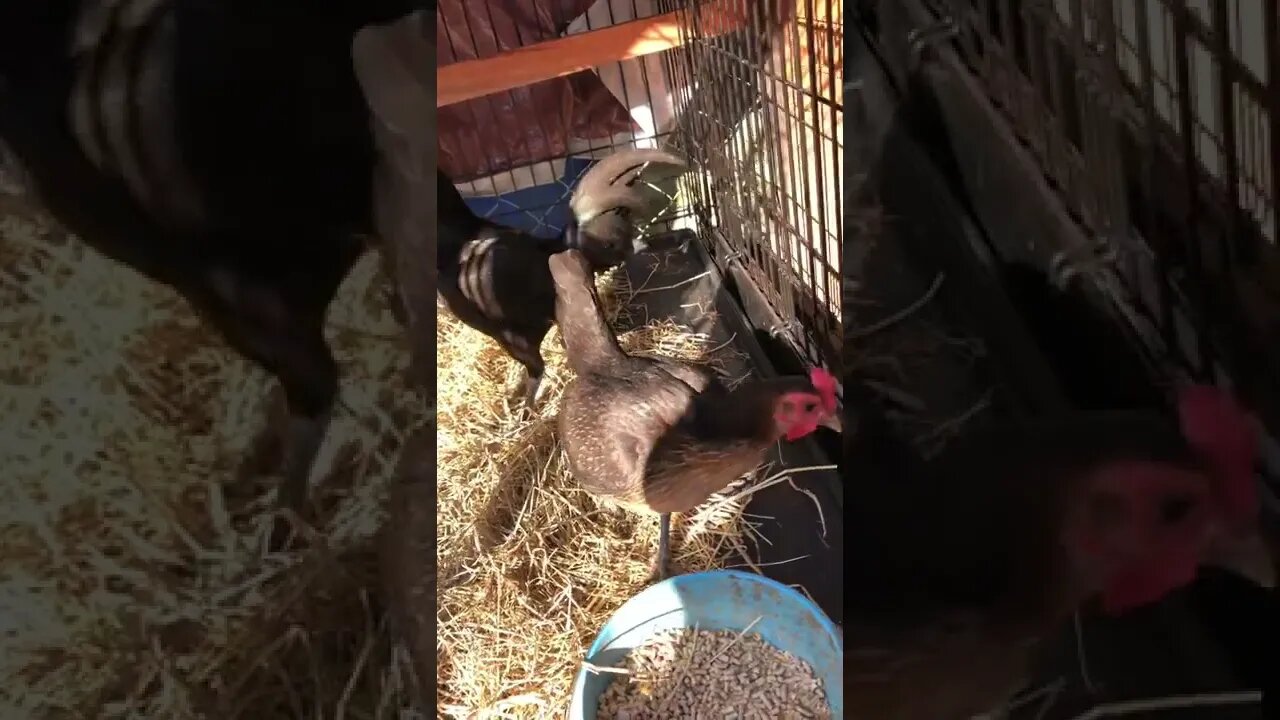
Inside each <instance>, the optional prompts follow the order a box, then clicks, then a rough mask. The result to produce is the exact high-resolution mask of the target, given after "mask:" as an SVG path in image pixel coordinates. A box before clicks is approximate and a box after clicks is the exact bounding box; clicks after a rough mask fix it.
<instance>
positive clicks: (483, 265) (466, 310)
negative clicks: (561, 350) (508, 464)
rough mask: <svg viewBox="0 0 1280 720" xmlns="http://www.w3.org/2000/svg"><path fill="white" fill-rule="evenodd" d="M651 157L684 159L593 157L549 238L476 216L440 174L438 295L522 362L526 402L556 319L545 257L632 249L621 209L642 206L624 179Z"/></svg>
mask: <svg viewBox="0 0 1280 720" xmlns="http://www.w3.org/2000/svg"><path fill="white" fill-rule="evenodd" d="M650 163H659V164H664V165H674V166H677V167H684V165H685V163H684V161H683V160H682V159H680V158H679V157H677V156H675V155H672V154H670V153H667V152H663V151H661V150H627V151H623V152H619V153H615V154H613V155H610V156H609V157H607V158H604V159H603V160H600V161H599V162H597V163H596V164H595V165H593V166H591V168H590V169H589V170H587V172H586V173H584V174H583V176H582V178H581V179H580V180H579V181H578V184H577V187H575V189H574V192H573V196H572V197H571V199H570V209H571V210H572V212H573V216H574V219H573V221H571V222H570V224H569V227H567V228H566V229H565V231H564V232H562V233H561V234H560V235H558V236H556V237H554V238H549V239H548V238H539V237H535V236H533V235H529V234H528V233H524V232H521V231H519V230H514V229H512V228H508V227H504V226H502V225H498V224H496V223H492V222H489V221H487V220H484V219H482V218H479V217H477V216H476V215H475V213H473V212H472V211H471V209H470V208H468V207H467V204H466V202H465V201H464V200H463V199H462V195H461V193H459V192H458V189H457V188H456V187H455V186H454V185H453V183H452V182H450V181H449V178H448V177H446V176H445V175H444V173H439V177H438V182H439V191H438V192H439V205H440V210H439V218H440V221H439V230H440V238H439V249H438V251H437V252H438V254H437V258H438V260H437V264H438V269H439V273H440V286H439V292H440V301H441V303H442V304H443V305H444V306H445V307H446V308H448V309H449V311H450V312H452V313H453V315H454V316H455V317H457V318H458V319H459V320H461V321H462V322H464V323H466V324H467V325H469V326H471V327H472V328H475V329H476V330H479V331H480V332H482V333H484V334H485V335H488V336H489V337H491V338H493V339H494V340H496V341H497V342H498V344H499V345H501V346H502V349H503V350H505V351H506V352H507V353H508V354H509V355H511V357H513V358H515V359H516V361H518V362H519V363H520V364H521V365H523V366H524V367H525V370H526V372H527V375H526V380H525V382H524V384H523V389H522V390H521V391H520V393H519V395H520V397H521V398H522V399H523V401H524V403H525V406H526V407H531V406H532V404H533V401H534V398H535V396H536V395H537V392H538V387H539V385H540V384H541V382H542V373H543V371H544V370H545V369H546V364H545V363H544V362H543V360H542V352H541V349H540V348H541V345H542V340H543V338H545V337H546V335H547V331H548V330H550V329H551V324H552V322H553V321H554V319H555V288H554V287H553V284H552V281H551V273H550V271H549V270H548V269H547V258H548V257H550V256H551V255H552V254H554V253H557V252H560V251H561V250H564V249H565V248H576V249H578V250H580V251H582V253H583V254H584V255H585V256H586V257H587V258H589V260H590V263H591V266H592V268H593V270H595V271H597V272H598V271H600V270H604V269H607V268H609V267H611V266H614V265H617V264H618V263H621V262H622V261H624V260H626V259H627V257H628V256H630V255H631V253H632V252H633V251H634V249H635V246H634V245H633V237H632V235H633V232H632V227H631V223H630V222H629V221H628V213H630V212H632V211H634V210H637V209H639V208H641V207H643V197H642V195H641V194H640V193H639V192H638V189H637V188H634V187H630V186H629V185H630V184H631V183H634V181H635V180H636V179H637V178H638V176H639V174H640V172H641V171H642V170H643V169H644V167H646V166H647V165H648V164H650ZM613 211H619V212H613Z"/></svg>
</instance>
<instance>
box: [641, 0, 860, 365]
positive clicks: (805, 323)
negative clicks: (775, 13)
mask: <svg viewBox="0 0 1280 720" xmlns="http://www.w3.org/2000/svg"><path fill="white" fill-rule="evenodd" d="M690 5H692V3H687V2H676V1H673V0H668V1H667V2H664V3H662V6H663V8H664V9H668V10H679V11H682V12H681V18H682V20H681V30H682V34H683V35H684V47H683V48H682V49H681V51H680V52H673V53H670V54H668V56H667V58H666V59H667V62H668V67H669V73H670V75H671V76H672V77H673V78H675V83H674V84H675V86H676V88H677V106H678V107H679V108H680V117H681V121H680V127H679V130H680V134H679V142H680V143H681V145H682V146H683V148H684V150H685V152H687V153H688V154H689V155H690V156H691V157H692V158H693V159H694V160H695V161H696V162H697V164H698V165H699V167H701V168H702V169H703V170H704V171H705V173H704V174H703V175H702V176H701V177H700V178H699V179H698V180H697V181H695V182H693V183H691V187H689V190H690V195H691V201H692V205H693V209H694V213H695V215H696V216H697V217H698V219H699V221H700V226H701V227H704V228H713V230H712V231H711V233H710V236H709V237H706V238H705V239H706V240H707V244H708V248H709V250H710V251H711V253H712V255H713V257H715V258H716V259H717V262H719V263H721V264H723V265H728V264H730V263H735V262H737V263H741V266H742V267H743V268H745V270H746V271H747V273H748V274H749V276H750V277H751V278H752V279H753V280H754V282H755V284H756V285H757V286H758V287H759V288H760V290H761V291H762V292H763V293H764V295H765V297H766V298H767V300H768V301H769V303H770V305H771V306H772V308H773V310H774V312H775V313H776V314H777V316H778V317H779V318H781V320H782V327H778V328H771V330H773V331H774V334H775V335H776V336H780V337H784V338H786V339H787V340H789V341H790V342H791V344H792V345H793V346H794V349H795V350H796V351H797V352H798V353H799V354H800V355H801V356H802V357H806V358H807V359H808V360H809V361H810V362H813V363H823V364H826V365H828V366H831V367H834V366H836V365H837V364H838V358H839V354H838V352H839V342H838V338H839V332H840V330H839V328H840V296H841V293H840V287H841V266H840V257H841V252H840V249H841V245H842V241H843V230H842V223H841V219H842V217H843V210H842V202H843V194H842V192H841V181H842V178H843V165H844V143H843V137H842V128H843V125H844V100H843V86H842V81H841V77H842V69H843V53H844V25H843V10H842V5H841V4H840V3H837V2H828V1H825V0H804V1H802V2H800V3H799V4H798V5H797V6H796V7H795V17H796V21H795V22H788V23H786V24H784V26H783V27H782V28H781V30H780V31H775V30H774V29H772V28H771V27H770V23H769V21H768V20H767V19H766V17H765V16H766V15H767V13H762V12H760V11H761V9H762V7H763V6H767V5H769V4H768V3H760V2H750V1H747V0H736V1H735V2H724V3H719V4H718V5H719V6H720V7H722V8H724V9H725V10H726V11H727V12H730V13H733V14H735V15H737V16H740V17H745V18H749V20H748V21H747V23H746V25H747V27H746V29H745V30H743V31H741V32H738V33H731V34H727V35H719V36H713V35H712V34H711V33H710V32H708V28H707V27H705V25H704V21H703V19H702V16H701V15H700V14H698V13H693V12H688V7H689V6H690ZM777 8H778V6H776V5H775V6H772V8H771V9H773V10H776V9H777Z"/></svg>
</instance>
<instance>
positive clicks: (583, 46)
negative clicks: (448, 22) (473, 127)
mask: <svg viewBox="0 0 1280 720" xmlns="http://www.w3.org/2000/svg"><path fill="white" fill-rule="evenodd" d="M740 4H741V3H740V2H737V3H735V2H733V1H732V0H717V2H713V3H708V4H706V5H702V6H700V7H698V8H697V9H696V10H694V12H696V13H698V17H697V18H696V19H695V22H696V23H697V25H696V27H697V28H698V29H699V31H700V34H702V35H704V36H714V35H723V34H725V33H729V32H732V31H734V30H738V29H740V28H742V27H745V26H746V24H747V18H746V14H745V7H735V5H740ZM680 25H681V23H680V22H679V18H678V16H677V12H669V13H663V14H662V15H654V16H652V17H647V18H642V19H640V20H632V21H630V22H626V23H622V24H620V25H613V26H610V27H607V28H602V29H600V30H589V31H587V32H584V33H578V34H576V35H570V36H568V37H563V38H556V39H555V40H546V41H543V42H540V43H535V44H533V45H526V46H524V47H519V48H515V49H514V50H507V51H505V52H501V53H498V54H497V55H493V56H491V57H487V58H481V59H479V60H463V61H461V62H456V63H452V64H450V65H445V66H444V67H441V68H438V69H437V70H436V80H437V89H436V107H444V106H446V105H453V104H456V103H460V102H464V101H467V100H473V99H475V98H478V97H484V96H485V95H492V94H493V93H497V92H502V91H504V90H511V89H513V88H518V87H523V86H525V85H532V84H533V83H536V82H541V81H543V80H551V79H552V78H558V77H564V76H566V75H572V74H573V73H576V72H580V71H582V70H589V69H591V68H594V67H599V66H601V65H605V64H608V63H611V62H617V61H619V60H627V59H630V58H636V57H641V56H644V55H651V54H653V53H657V52H662V51H663V50H670V49H671V48H675V47H680V46H681V45H682V44H683V43H684V39H683V38H682V37H681V33H680Z"/></svg>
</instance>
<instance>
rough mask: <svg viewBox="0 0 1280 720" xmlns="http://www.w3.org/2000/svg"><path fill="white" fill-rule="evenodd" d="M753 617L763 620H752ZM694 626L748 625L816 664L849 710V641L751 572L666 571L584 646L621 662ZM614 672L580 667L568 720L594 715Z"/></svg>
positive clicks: (605, 661) (797, 597)
mask: <svg viewBox="0 0 1280 720" xmlns="http://www.w3.org/2000/svg"><path fill="white" fill-rule="evenodd" d="M756 618H760V620H759V621H758V622H756V624H755V625H751V621H753V620H755V619H756ZM695 625H696V626H697V627H698V628H699V629H700V630H742V629H744V628H746V627H747V626H748V625H751V632H753V633H758V634H759V635H760V636H761V637H763V638H764V639H765V640H767V641H769V643H770V644H772V645H773V646H774V647H776V648H778V649H779V650H783V651H786V652H789V653H791V654H792V655H795V656H796V657H798V658H800V659H802V660H804V661H806V662H808V663H809V664H810V665H811V666H813V671H814V673H815V674H816V675H817V676H818V678H819V679H820V680H822V684H823V688H824V690H825V691H826V694H827V701H828V702H829V703H830V705H831V716H832V717H833V718H840V717H843V716H844V672H843V671H844V647H843V644H842V642H841V639H840V635H839V633H838V632H837V630H836V627H835V625H834V624H832V622H831V620H830V619H829V618H828V617H827V616H826V614H824V613H823V612H822V610H821V609H820V608H818V606H817V605H815V604H813V602H811V601H810V600H809V599H808V598H806V597H805V596H803V595H801V594H800V593H798V592H796V591H795V590H792V589H791V588H789V587H787V586H786V585H783V584H782V583H779V582H776V581H774V580H770V579H769V578H766V577H764V576H762V575H756V574H754V573H746V572H741V571H738V570H712V571H710V572H700V573H694V574H691V575H678V576H676V577H671V578H667V579H666V580H663V581H662V582H660V583H658V584H656V585H653V586H651V587H649V588H647V589H645V590H644V591H643V592H641V593H640V594H639V595H636V596H635V597H633V598H631V599H630V600H628V601H627V602H626V603H625V604H623V606H622V607H620V608H618V611H617V612H615V613H614V614H613V617H611V618H609V622H607V623H605V625H604V629H602V630H601V631H600V634H599V635H597V636H596V639H595V641H594V642H592V643H591V648H590V649H589V650H587V661H588V662H590V663H592V664H594V665H599V666H605V667H620V666H621V665H622V663H623V659H624V658H625V657H626V656H627V653H629V652H631V649H632V648H634V647H636V646H637V645H640V644H642V643H643V642H644V641H645V640H646V639H648V638H649V637H650V636H652V635H654V634H656V633H658V632H661V631H663V630H671V629H676V628H686V627H693V626H695ZM616 677H617V676H616V675H614V674H612V673H598V674H597V673H593V672H590V671H588V670H586V669H585V668H584V669H583V670H580V671H578V678H577V679H576V680H575V681H574V683H573V699H572V701H571V703H570V705H569V720H595V717H596V710H597V708H598V704H599V702H600V696H601V695H602V694H603V693H604V691H605V688H607V687H608V686H609V683H611V682H613V681H614V680H615V679H616Z"/></svg>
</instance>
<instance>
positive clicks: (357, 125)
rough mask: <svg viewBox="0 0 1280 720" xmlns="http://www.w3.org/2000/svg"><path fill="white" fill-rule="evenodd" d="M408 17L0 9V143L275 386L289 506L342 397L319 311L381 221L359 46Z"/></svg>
mask: <svg viewBox="0 0 1280 720" xmlns="http://www.w3.org/2000/svg"><path fill="white" fill-rule="evenodd" d="M413 9H414V5H413V3H412V2H411V1H410V0H385V1H384V0H375V1H374V2H371V3H367V4H364V5H360V4H356V3H337V4H325V5H323V6H322V7H319V8H318V7H317V6H313V5H311V4H307V3H300V2H293V1H292V0H282V1H281V2H275V3H255V2H247V1H235V0H230V1H228V2H212V1H211V0H145V1H144V0H83V1H77V0H41V1H40V2H18V1H13V0H5V2H3V3H0V140H3V142H4V143H5V144H7V145H8V146H9V148H10V150H11V151H12V154H13V155H14V157H15V158H16V160H17V161H18V163H20V165H21V166H22V170H23V171H24V175H25V177H26V178H27V179H28V181H29V183H30V185H31V186H32V187H31V188H30V189H31V190H33V191H34V194H35V195H37V196H38V198H39V200H40V201H41V202H42V203H43V205H44V206H45V207H46V208H47V210H48V211H49V212H50V214H52V215H53V216H54V217H55V218H56V219H57V220H58V221H59V222H60V223H61V224H62V225H64V226H65V227H66V228H67V229H68V230H70V231H71V232H74V233H75V234H76V235H78V236H79V237H80V238H81V239H82V240H84V242H86V243H87V244H89V245H90V246H92V247H93V248H94V249H95V250H97V251H99V252H101V253H103V254H104V255H107V256H109V257H111V258H112V259H114V260H116V261H118V262H121V263H125V264H127V265H129V266H130V267H132V268H134V269H135V270H137V271H139V272H141V273H143V274H145V275H146V276H147V277H149V278H151V279H153V280H155V281H158V282H162V283H165V284H167V285H170V286H172V287H173V288H174V289H176V290H177V291H178V292H179V293H181V294H182V295H183V296H184V297H185V298H186V300H187V301H189V302H190V304H191V305H192V307H193V308H194V309H195V310H196V312H197V313H199V314H200V315H202V316H203V317H204V319H205V320H206V321H207V322H208V323H209V324H210V325H212V326H213V327H214V328H216V329H217V330H218V331H219V332H221V334H222V335H223V337H224V338H225V339H226V340H227V342H228V343H229V344H230V345H231V346H232V347H233V348H234V349H235V350H237V351H238V352H240V353H241V354H242V355H244V356H245V357H247V358H249V359H251V360H252V361H254V362H255V363H257V364H258V365H260V366H262V367H263V368H265V369H266V370H268V371H269V372H271V373H272V374H274V375H275V376H276V377H277V378H279V380H280V383H281V385H282V386H283V389H284V395H285V399H286V404H287V408H288V413H289V420H288V422H287V423H285V424H283V427H284V430H285V432H284V435H285V436H286V437H285V438H284V440H285V460H284V465H285V475H286V479H285V482H284V485H283V486H282V488H281V493H280V494H281V498H282V500H283V501H284V504H286V505H288V506H291V507H293V508H295V509H300V506H301V505H302V504H303V500H304V498H305V494H306V481H307V476H308V474H309V471H310V469H311V464H312V462H313V460H314V457H315V454H316V450H317V449H318V447H319V444H320V441H321V439H322V437H323V435H324V432H325V428H326V426H327V424H328V418H329V414H330V411H331V409H332V407H333V405H334V402H335V400H336V398H337V394H338V367H337V364H336V362H335V361H334V359H333V355H332V353H331V352H330V349H329V347H328V345H327V343H326V341H325V337H324V333H323V329H324V321H325V312H326V309H327V307H328V305H329V302H330V301H331V300H332V298H333V296H334V294H335V292H336V290H337V288H338V286H339V284H340V283H341V282H342V280H343V278H344V277H345V276H346V274H347V272H348V271H349V269H350V268H351V266H352V265H353V264H354V262H355V261H356V259H357V258H358V257H359V256H360V254H361V253H362V252H363V250H364V245H363V241H362V240H361V239H360V237H359V236H360V235H361V234H368V233H371V232H372V231H373V229H374V228H373V219H372V210H371V199H372V192H373V188H372V186H371V183H372V174H373V166H374V157H375V149H374V144H373V138H372V135H371V132H370V128H369V122H370V121H369V111H368V107H367V106H366V105H365V102H364V99H363V98H362V96H361V93H360V88H359V86H358V85H357V83H356V78H355V76H354V72H353V70H352V64H351V42H352V38H353V37H354V35H355V33H356V31H357V30H359V29H360V28H361V27H362V26H364V25H367V24H372V23H378V22H389V21H391V20H393V19H395V18H398V17H402V16H404V15H407V14H408V13H410V12H411V11H412V10H413ZM270 432H272V433H274V429H271V430H270Z"/></svg>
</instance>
